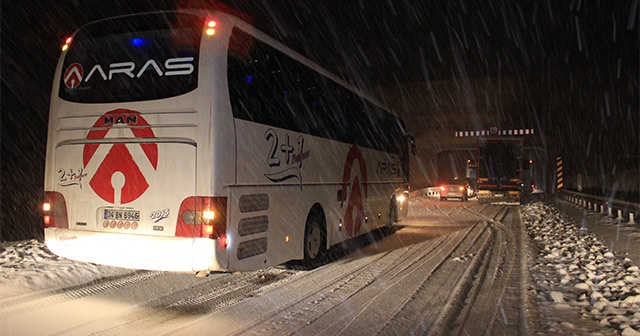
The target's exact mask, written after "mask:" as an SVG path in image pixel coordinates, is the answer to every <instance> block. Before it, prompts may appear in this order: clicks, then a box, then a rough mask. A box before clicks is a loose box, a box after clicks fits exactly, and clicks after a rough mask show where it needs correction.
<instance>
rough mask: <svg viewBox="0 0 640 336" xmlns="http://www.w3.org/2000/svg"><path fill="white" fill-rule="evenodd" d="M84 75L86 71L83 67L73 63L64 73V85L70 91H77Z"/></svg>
mask: <svg viewBox="0 0 640 336" xmlns="http://www.w3.org/2000/svg"><path fill="white" fill-rule="evenodd" d="M83 75H84V70H83V69H82V65H80V63H73V64H71V65H69V67H67V70H65V72H64V77H63V78H64V85H66V86H67V87H68V88H70V89H75V88H77V87H78V85H80V82H81V81H82V76H83Z"/></svg>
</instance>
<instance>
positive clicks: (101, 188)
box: [83, 109, 158, 204]
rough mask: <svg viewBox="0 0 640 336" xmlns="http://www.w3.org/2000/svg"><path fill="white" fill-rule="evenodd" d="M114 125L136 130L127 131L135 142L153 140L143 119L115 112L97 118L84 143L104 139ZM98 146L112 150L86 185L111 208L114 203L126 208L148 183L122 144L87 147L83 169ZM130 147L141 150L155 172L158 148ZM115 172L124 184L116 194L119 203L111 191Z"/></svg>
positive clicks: (132, 113)
mask: <svg viewBox="0 0 640 336" xmlns="http://www.w3.org/2000/svg"><path fill="white" fill-rule="evenodd" d="M115 124H126V125H134V126H137V127H134V128H131V129H130V130H131V132H132V133H133V135H134V136H135V137H136V138H155V135H154V134H153V130H151V127H149V124H148V123H147V121H146V120H144V118H142V116H141V115H140V113H139V112H136V111H131V110H127V109H117V110H113V111H109V112H107V113H106V114H105V115H103V116H102V117H100V119H98V121H96V123H95V124H93V128H94V130H91V131H89V134H88V135H87V139H103V138H104V137H105V136H106V135H107V133H108V132H109V130H110V129H111V127H112V126H113V125H115ZM96 128H97V129H96ZM100 146H111V148H110V149H109V152H108V153H107V155H106V156H105V157H104V160H103V161H102V163H100V165H99V166H98V168H97V169H96V171H95V173H94V174H93V176H92V177H91V180H90V181H89V185H90V186H91V189H93V191H94V192H95V193H96V195H98V196H99V197H100V198H102V199H103V200H105V201H107V202H109V203H114V204H115V203H116V201H119V203H120V204H126V203H129V202H132V201H135V200H136V199H138V197H140V196H142V194H143V193H144V192H145V191H146V190H147V189H148V188H149V183H148V182H147V179H146V178H145V177H144V174H142V172H141V171H140V167H139V166H138V163H136V161H135V160H134V158H133V156H132V155H131V153H130V152H129V149H127V145H125V144H122V143H116V144H102V145H101V144H86V145H85V146H84V150H83V164H84V167H85V169H86V168H87V165H88V164H89V162H90V161H91V159H92V158H93V156H94V154H95V153H96V151H97V150H98V148H99V147H100ZM129 146H140V147H141V148H142V150H143V152H144V154H145V156H146V158H147V159H148V160H149V163H150V164H151V166H152V167H153V169H154V170H156V169H157V168H158V145H157V144H155V143H141V144H130V145H129ZM118 172H119V173H120V174H122V175H124V184H123V185H122V188H121V189H120V190H119V192H120V199H119V200H116V189H115V188H114V185H113V182H112V178H113V177H114V174H116V173H118Z"/></svg>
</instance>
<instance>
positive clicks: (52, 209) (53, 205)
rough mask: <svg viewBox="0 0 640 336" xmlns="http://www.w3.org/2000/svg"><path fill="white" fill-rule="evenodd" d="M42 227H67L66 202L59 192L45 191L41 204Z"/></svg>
mask: <svg viewBox="0 0 640 336" xmlns="http://www.w3.org/2000/svg"><path fill="white" fill-rule="evenodd" d="M42 210H43V218H42V219H43V221H44V227H57V228H63V229H67V228H69V221H68V219H67V203H66V202H65V200H64V196H62V194H61V193H59V192H55V191H46V192H45V193H44V203H43V204H42Z"/></svg>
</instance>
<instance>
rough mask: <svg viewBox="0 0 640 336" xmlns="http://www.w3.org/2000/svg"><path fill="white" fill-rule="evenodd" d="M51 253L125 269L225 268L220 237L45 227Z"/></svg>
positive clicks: (182, 269)
mask: <svg viewBox="0 0 640 336" xmlns="http://www.w3.org/2000/svg"><path fill="white" fill-rule="evenodd" d="M45 243H46V245H47V247H48V248H49V250H51V252H53V253H55V254H56V255H59V256H61V257H65V258H68V259H72V260H77V261H83V262H89V263H95V264H101V265H109V266H116V267H123V268H131V269H140V270H155V271H169V272H197V271H207V270H222V267H221V266H220V265H219V264H218V262H217V259H216V245H217V240H212V239H208V238H182V237H160V236H144V235H123V234H118V233H105V232H91V231H80V230H70V229H60V228H45Z"/></svg>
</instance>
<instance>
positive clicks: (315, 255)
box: [303, 208, 327, 268]
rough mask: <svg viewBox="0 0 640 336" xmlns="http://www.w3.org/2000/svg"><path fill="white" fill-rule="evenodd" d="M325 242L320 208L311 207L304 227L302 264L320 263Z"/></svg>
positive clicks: (325, 236) (309, 265) (311, 265)
mask: <svg viewBox="0 0 640 336" xmlns="http://www.w3.org/2000/svg"><path fill="white" fill-rule="evenodd" d="M326 244H327V233H326V229H325V220H324V214H323V212H322V210H318V209H317V208H316V209H312V210H311V212H310V213H309V216H308V217H307V223H306V224H305V229H304V247H303V250H304V259H303V264H305V265H306V266H307V267H309V268H313V267H317V266H319V265H321V264H322V262H323V258H324V255H325V252H326V251H325V250H326Z"/></svg>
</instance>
